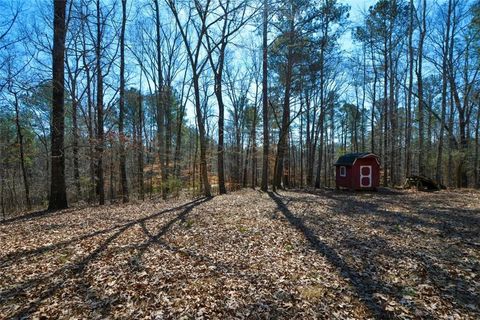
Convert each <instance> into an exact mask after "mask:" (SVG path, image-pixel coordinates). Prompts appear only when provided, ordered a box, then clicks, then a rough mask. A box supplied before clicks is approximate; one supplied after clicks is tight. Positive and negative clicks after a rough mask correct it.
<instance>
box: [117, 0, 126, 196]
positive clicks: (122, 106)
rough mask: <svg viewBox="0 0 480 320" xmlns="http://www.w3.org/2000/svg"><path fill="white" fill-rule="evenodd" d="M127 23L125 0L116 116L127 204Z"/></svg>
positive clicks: (121, 180)
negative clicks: (124, 127) (125, 132)
mask: <svg viewBox="0 0 480 320" xmlns="http://www.w3.org/2000/svg"><path fill="white" fill-rule="evenodd" d="M126 23H127V0H122V27H121V31H120V90H119V91H120V92H119V94H120V100H119V115H118V139H119V144H120V184H121V188H122V202H123V203H126V202H128V181H127V167H126V154H125V143H126V139H125V134H124V129H123V126H124V121H125V25H126Z"/></svg>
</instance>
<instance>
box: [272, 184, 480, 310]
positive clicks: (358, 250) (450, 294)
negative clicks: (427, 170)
mask: <svg viewBox="0 0 480 320" xmlns="http://www.w3.org/2000/svg"><path fill="white" fill-rule="evenodd" d="M312 194H313V195H315V196H319V197H325V198H327V199H329V200H330V202H328V203H327V204H326V205H325V206H326V208H325V209H326V210H324V211H328V212H330V213H329V214H328V213H327V214H325V215H323V214H322V215H318V214H309V213H308V212H307V213H306V214H304V215H302V217H301V218H299V217H296V216H295V215H294V214H293V213H292V212H291V211H290V210H289V209H288V208H287V205H286V204H285V202H284V201H282V198H280V196H279V195H275V194H271V195H270V196H271V197H272V199H273V200H274V201H275V202H276V203H277V206H278V207H279V209H281V211H282V213H283V214H284V215H285V216H286V217H287V219H288V220H289V222H290V223H292V224H294V225H295V226H297V228H298V229H299V230H301V231H302V232H303V233H304V234H306V237H307V239H308V240H309V241H310V243H312V244H314V246H319V247H320V248H321V249H322V250H320V251H322V252H323V251H325V254H324V255H325V256H326V257H327V258H328V259H329V260H330V259H331V260H332V261H336V260H335V258H336V257H337V256H339V255H342V256H344V257H345V261H343V263H339V262H335V263H336V265H337V264H338V265H339V266H340V269H342V268H346V270H347V274H349V275H350V277H353V278H359V274H361V273H362V272H363V270H358V267H357V270H355V271H352V270H351V269H352V267H351V268H350V269H349V268H348V263H347V262H346V259H348V257H361V258H362V259H363V260H364V263H363V268H371V267H372V265H373V269H371V270H370V271H371V272H370V274H373V275H376V276H377V277H378V278H379V277H380V276H381V272H380V271H378V270H376V267H377V266H376V264H377V261H375V258H376V257H382V256H383V257H386V258H387V259H389V260H390V261H389V262H388V263H387V265H385V263H384V265H383V266H382V263H381V261H379V262H378V266H380V267H383V268H385V267H387V268H388V267H389V266H390V267H392V266H393V267H396V266H395V265H394V263H392V261H400V262H402V261H403V262H404V261H414V262H415V263H416V264H418V266H419V267H418V268H419V269H418V270H417V271H416V273H418V277H419V278H420V279H423V281H425V282H428V283H431V284H433V286H434V288H435V290H437V295H438V296H440V298H442V299H445V300H446V301H450V302H451V303H453V305H455V306H456V307H458V308H459V309H461V310H463V311H465V312H471V311H472V310H473V309H472V308H473V306H475V305H478V301H480V296H479V295H478V292H476V291H477V290H476V287H475V282H472V281H471V280H468V279H467V278H466V276H465V275H462V273H459V272H458V271H457V268H460V269H462V271H466V272H468V271H469V270H472V271H474V272H475V270H477V271H478V270H480V264H479V263H478V261H477V263H476V265H475V262H472V261H470V262H468V261H466V258H467V255H466V253H465V248H473V249H474V250H476V249H478V247H477V242H478V241H479V240H480V239H479V235H480V225H479V223H478V219H479V217H478V210H471V209H465V208H462V209H460V210H458V209H457V208H455V207H450V208H448V204H445V203H435V202H434V201H433V202H432V203H430V202H428V203H427V204H426V203H425V201H424V202H421V201H420V200H415V199H410V198H408V197H406V195H405V194H399V195H395V194H393V195H390V196H389V197H388V198H381V200H379V199H376V201H375V202H372V201H369V198H362V197H361V196H360V197H358V195H352V194H350V195H349V194H345V193H338V192H321V193H312ZM299 199H302V195H301V193H298V198H297V196H295V197H294V199H293V200H292V201H296V200H299ZM310 200H311V199H310ZM300 201H302V200H300ZM427 205H428V206H427ZM389 206H395V207H397V208H402V210H404V211H397V210H396V211H390V210H388V208H389ZM425 206H427V207H425ZM282 208H283V209H282ZM339 217H343V218H342V219H340V221H343V222H342V223H340V224H338V221H339V220H338V218H339ZM350 219H351V220H350ZM349 221H351V222H352V223H350V222H349ZM334 223H336V224H335V225H334ZM353 223H360V224H363V227H362V228H361V229H353ZM342 228H343V229H344V230H343V231H344V232H340V230H341V229H342ZM369 229H370V230H371V231H381V233H383V235H384V236H383V237H382V236H378V235H376V234H375V232H372V234H364V233H362V234H360V233H359V231H360V230H362V231H368V230H369ZM319 235H320V236H323V237H325V236H327V237H329V238H330V239H333V241H336V242H337V243H338V246H336V248H338V249H337V251H336V252H335V251H334V250H333V249H332V248H331V247H330V248H328V246H326V245H325V244H324V243H321V241H320V240H318V236H319ZM384 237H388V238H389V239H388V241H387V239H386V238H384ZM409 238H412V239H414V240H412V239H409ZM395 239H397V240H395ZM398 239H403V240H402V241H405V242H404V243H403V245H400V246H398V244H397V243H395V241H398ZM422 240H423V241H425V243H422V242H420V243H418V242H419V241H422ZM392 241H393V242H392ZM476 241H477V242H476ZM407 244H409V245H407ZM332 251H333V253H332ZM331 257H332V258H331ZM473 260H475V258H474V259H473ZM352 272H353V273H352ZM360 278H361V277H360ZM373 281H374V280H373V279H368V280H365V279H363V280H360V283H359V285H363V286H367V287H378V286H379V284H380V286H381V287H390V289H391V290H389V291H390V292H392V291H393V292H394V293H395V292H396V298H397V300H398V302H400V301H401V300H402V299H403V297H402V295H400V294H398V293H401V292H402V291H405V289H408V288H403V289H402V288H401V287H395V285H393V284H392V283H374V282H373ZM360 293H362V294H363V292H360ZM367 296H368V292H367ZM368 297H369V296H368ZM369 298H370V297H369ZM407 307H408V309H410V310H412V311H415V310H416V309H417V308H419V306H418V305H417V306H416V305H414V304H410V305H409V306H407ZM420 308H422V307H420ZM372 309H373V310H372V311H377V309H376V308H375V306H374V308H372ZM422 309H423V310H422V312H423V313H422V314H424V316H425V314H429V311H428V310H425V309H424V308H422ZM377 315H382V314H378V313H377Z"/></svg>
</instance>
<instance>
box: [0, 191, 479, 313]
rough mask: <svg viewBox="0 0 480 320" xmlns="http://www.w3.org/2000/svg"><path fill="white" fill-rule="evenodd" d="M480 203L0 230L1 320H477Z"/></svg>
mask: <svg viewBox="0 0 480 320" xmlns="http://www.w3.org/2000/svg"><path fill="white" fill-rule="evenodd" d="M479 294H480V193H479V192H475V191H471V190H461V191H441V192H437V193H421V192H412V191H393V190H383V191H380V192H378V193H351V192H344V191H318V192H315V193H306V192H293V191H290V192H281V193H280V194H274V193H261V192H259V191H253V190H244V191H239V192H235V193H231V194H229V195H226V196H217V197H214V198H208V199H207V198H201V199H197V200H195V201H191V200H187V199H179V200H169V201H167V202H164V201H161V200H157V201H153V200H151V201H146V202H144V203H137V204H129V205H111V206H105V207H94V208H83V209H78V208H77V209H75V208H74V209H68V210H65V211H61V212H57V213H50V214H46V215H30V216H25V217H23V218H16V219H10V220H7V221H5V222H3V223H0V318H102V319H103V318H124V319H134V318H147V319H148V318H151V319H163V318H167V319H171V318H174V319H181V318H184V319H190V318H197V319H201V318H204V319H207V318H208V319H210V318H222V319H229V318H248V319H265V318H277V319H315V318H320V319H324V318H328V319H332V318H339V319H347V318H354V319H365V318H381V319H385V318H427V319H428V318H431V319H439V318H448V319H457V318H458V319H474V318H476V319H478V318H480V306H479V301H480V296H479Z"/></svg>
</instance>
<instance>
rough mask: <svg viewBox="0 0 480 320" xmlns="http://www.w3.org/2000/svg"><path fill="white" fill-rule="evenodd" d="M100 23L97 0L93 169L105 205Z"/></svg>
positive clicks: (99, 198)
mask: <svg viewBox="0 0 480 320" xmlns="http://www.w3.org/2000/svg"><path fill="white" fill-rule="evenodd" d="M101 46H102V23H101V10H100V0H97V39H96V44H95V59H96V72H97V143H96V146H95V151H96V154H97V163H96V167H95V171H96V174H95V179H96V193H97V196H98V202H99V204H100V205H104V204H105V185H104V174H103V151H104V144H105V137H104V128H103V121H104V115H103V74H102V56H101V54H102V52H101V50H102V49H101Z"/></svg>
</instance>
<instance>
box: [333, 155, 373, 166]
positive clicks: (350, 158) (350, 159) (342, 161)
mask: <svg viewBox="0 0 480 320" xmlns="http://www.w3.org/2000/svg"><path fill="white" fill-rule="evenodd" d="M367 157H375V158H376V159H378V156H377V155H376V154H373V153H370V152H357V153H347V154H345V155H343V156H341V157H340V158H338V160H337V162H335V165H336V166H351V165H353V163H354V162H355V160H357V159H361V158H367Z"/></svg>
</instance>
